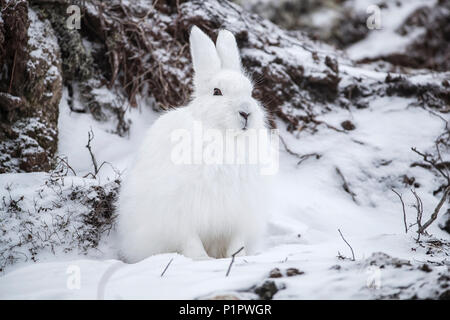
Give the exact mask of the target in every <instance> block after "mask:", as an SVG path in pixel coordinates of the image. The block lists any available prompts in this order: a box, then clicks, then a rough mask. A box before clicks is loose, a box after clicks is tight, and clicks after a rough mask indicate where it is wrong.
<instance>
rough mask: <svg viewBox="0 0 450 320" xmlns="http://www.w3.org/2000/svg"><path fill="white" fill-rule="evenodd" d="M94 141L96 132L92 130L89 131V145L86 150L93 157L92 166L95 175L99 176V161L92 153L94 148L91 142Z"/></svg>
mask: <svg viewBox="0 0 450 320" xmlns="http://www.w3.org/2000/svg"><path fill="white" fill-rule="evenodd" d="M92 140H94V131H92V128H91V130H89V131H88V143H87V145H86V148H87V149H88V150H89V154H90V155H91V159H92V164H93V165H94V173H95V175H97V173H98V166H97V160H95V156H94V154H93V153H92V148H91V141H92Z"/></svg>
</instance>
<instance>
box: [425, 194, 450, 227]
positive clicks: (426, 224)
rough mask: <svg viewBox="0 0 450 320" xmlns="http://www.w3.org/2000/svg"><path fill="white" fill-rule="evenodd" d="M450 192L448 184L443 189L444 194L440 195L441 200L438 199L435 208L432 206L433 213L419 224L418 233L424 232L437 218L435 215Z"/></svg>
mask: <svg viewBox="0 0 450 320" xmlns="http://www.w3.org/2000/svg"><path fill="white" fill-rule="evenodd" d="M449 193H450V186H449V187H447V189H445V191H444V194H443V195H442V198H441V200H440V201H439V203H438V205H437V206H436V208H434V211H433V214H432V215H431V217H430V219H429V220H428V221H427V222H425V223H424V224H423V225H422V226H419V231H418V232H419V234H421V233H424V232H425V230H426V229H427V228H428V227H429V226H430V225H431V224H432V223H433V221H434V220H436V219H437V216H438V214H439V211H440V210H441V208H442V205H443V204H444V202H445V200H446V199H447V196H448V194H449Z"/></svg>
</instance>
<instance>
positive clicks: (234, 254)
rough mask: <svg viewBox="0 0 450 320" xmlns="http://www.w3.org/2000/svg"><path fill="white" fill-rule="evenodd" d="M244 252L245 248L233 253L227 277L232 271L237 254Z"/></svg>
mask: <svg viewBox="0 0 450 320" xmlns="http://www.w3.org/2000/svg"><path fill="white" fill-rule="evenodd" d="M242 250H244V247H241V248H240V249H239V250H238V251H236V252H235V253H233V254H232V255H231V262H230V265H229V266H228V270H227V274H226V275H225V277H228V276H229V274H230V271H231V267H232V266H233V263H234V258H235V257H236V255H237V254H239V252H241V251H242Z"/></svg>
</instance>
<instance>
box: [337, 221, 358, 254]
mask: <svg viewBox="0 0 450 320" xmlns="http://www.w3.org/2000/svg"><path fill="white" fill-rule="evenodd" d="M338 231H339V234H340V235H341V238H342V240H344V242H345V243H346V244H347V245H348V247H349V248H350V250H351V251H352V261H355V253H354V252H353V248H352V246H351V245H350V243H348V242H347V240H345V238H344V236H343V235H342V232H341V230H339V229H338ZM339 255H340V254H339Z"/></svg>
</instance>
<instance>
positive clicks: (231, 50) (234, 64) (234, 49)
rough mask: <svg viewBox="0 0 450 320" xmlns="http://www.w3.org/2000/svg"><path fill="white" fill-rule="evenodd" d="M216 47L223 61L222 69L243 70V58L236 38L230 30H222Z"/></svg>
mask: <svg viewBox="0 0 450 320" xmlns="http://www.w3.org/2000/svg"><path fill="white" fill-rule="evenodd" d="M216 49H217V53H218V54H219V57H220V60H221V62H222V69H231V70H235V71H241V58H240V56H239V49H238V46H237V43H236V38H235V37H234V35H233V34H232V33H231V32H230V31H228V30H220V32H219V35H218V36H217V41H216Z"/></svg>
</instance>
